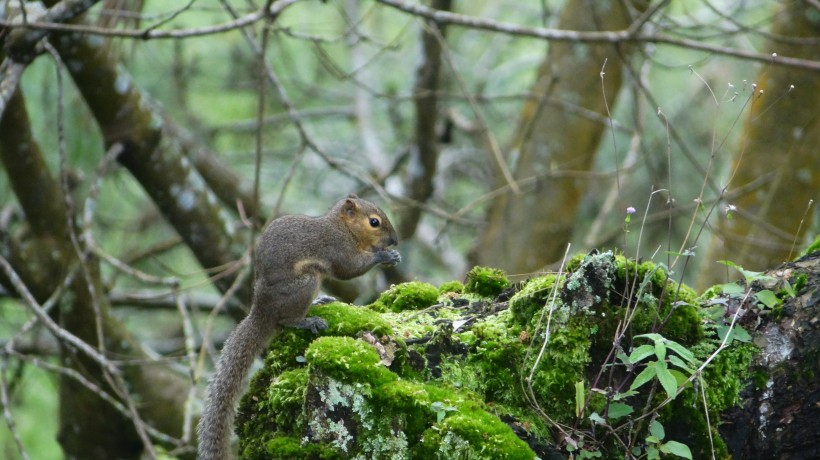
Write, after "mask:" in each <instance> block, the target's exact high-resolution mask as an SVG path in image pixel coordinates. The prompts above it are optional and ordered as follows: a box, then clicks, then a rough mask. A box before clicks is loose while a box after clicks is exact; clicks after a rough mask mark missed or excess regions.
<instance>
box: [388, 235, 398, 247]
mask: <svg viewBox="0 0 820 460" xmlns="http://www.w3.org/2000/svg"><path fill="white" fill-rule="evenodd" d="M388 243H389V244H388V246H395V245H397V244H399V238H398V237H397V236H395V235H392V236H391V237H390V240H389V241H388Z"/></svg>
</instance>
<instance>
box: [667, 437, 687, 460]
mask: <svg viewBox="0 0 820 460" xmlns="http://www.w3.org/2000/svg"><path fill="white" fill-rule="evenodd" d="M661 452H663V453H665V454H672V455H677V456H678V457H683V458H688V459H689V460H692V451H690V450H689V446H687V445H686V444H682V443H679V442H677V441H669V442H667V443H665V444H663V445H661Z"/></svg>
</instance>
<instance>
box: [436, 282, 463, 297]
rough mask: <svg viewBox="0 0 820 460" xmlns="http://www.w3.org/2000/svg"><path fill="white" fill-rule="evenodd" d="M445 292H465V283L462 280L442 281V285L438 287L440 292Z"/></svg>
mask: <svg viewBox="0 0 820 460" xmlns="http://www.w3.org/2000/svg"><path fill="white" fill-rule="evenodd" d="M445 292H455V293H456V294H461V293H462V292H464V284H463V283H462V282H461V281H447V282H445V283H442V284H441V286H439V287H438V293H439V294H444V293H445Z"/></svg>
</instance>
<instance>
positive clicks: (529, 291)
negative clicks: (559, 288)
mask: <svg viewBox="0 0 820 460" xmlns="http://www.w3.org/2000/svg"><path fill="white" fill-rule="evenodd" d="M555 279H556V275H545V276H540V277H538V278H533V279H531V280H529V281H527V283H526V284H525V285H524V287H523V288H521V290H520V291H518V292H516V293H515V295H514V296H512V298H511V299H510V312H512V318H511V320H512V321H513V322H514V323H515V324H518V325H519V326H521V327H524V328H527V327H528V326H530V322H531V321H532V320H533V319H535V320H537V319H538V318H537V316H538V313H539V312H540V311H541V309H542V308H544V306H545V305H546V304H547V301H548V300H549V295H550V292H552V288H553V286H554V285H555Z"/></svg>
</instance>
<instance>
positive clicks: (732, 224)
mask: <svg viewBox="0 0 820 460" xmlns="http://www.w3.org/2000/svg"><path fill="white" fill-rule="evenodd" d="M772 17H773V23H772V27H771V31H770V32H771V34H772V36H774V37H778V36H783V37H788V38H816V37H818V36H820V16H818V14H817V10H816V9H815V8H814V7H812V6H811V5H810V4H809V3H808V2H800V1H798V2H782V3H781V5H779V7H778V8H777V11H776V12H775V14H773V15H772ZM763 49H765V50H767V51H772V52H776V53H778V54H782V55H788V56H794V57H800V58H804V59H813V60H818V59H820V47H819V46H817V45H816V44H810V45H799V44H793V43H788V42H784V41H780V40H776V39H773V40H770V41H769V42H768V43H767V44H766V45H765V46H764V48H763ZM774 59H777V58H774ZM756 83H757V87H756V89H755V90H754V91H755V94H753V95H751V96H750V97H752V98H753V102H751V104H752V106H751V109H750V111H749V113H748V115H747V118H746V122H745V125H744V128H743V134H742V136H741V145H740V147H739V150H738V151H737V152H736V153H735V158H734V162H733V165H732V171H731V173H732V174H733V176H732V177H731V182H730V183H729V191H731V189H734V188H743V187H747V186H748V185H749V184H750V183H753V182H755V181H759V180H762V181H763V182H762V184H761V185H760V186H759V187H756V188H753V189H751V190H750V191H749V192H747V193H745V194H744V195H742V196H740V197H739V198H738V199H737V200H735V201H733V202H732V203H727V205H733V206H735V207H736V208H737V210H736V211H734V212H732V213H731V216H732V218H731V219H727V218H726V215H725V213H724V214H721V220H720V221H719V224H718V225H717V232H716V235H715V238H713V240H712V242H711V244H710V246H709V249H708V251H707V257H706V258H705V259H704V261H703V263H704V264H706V266H705V268H706V269H705V270H702V271H701V273H702V277H701V280H700V284H701V285H704V286H705V285H709V284H713V283H715V282H719V280H720V279H721V275H722V274H724V273H725V267H722V266H720V265H717V264H715V261H716V260H722V259H729V260H732V261H733V262H735V263H736V264H738V265H742V266H743V267H745V268H747V269H750V270H763V269H765V268H767V267H772V266H775V265H778V264H780V263H782V262H784V261H785V260H788V259H789V258H790V254H791V257H793V256H794V254H792V252H793V250H794V248H796V247H800V245H801V243H802V241H803V238H804V236H805V233H806V231H807V230H808V229H810V228H811V226H812V225H811V223H812V221H813V215H814V214H815V212H816V211H815V209H816V208H817V204H818V203H817V201H818V198H820V194H818V190H820V155H818V146H820V111H818V107H820V91H818V89H820V86H819V85H818V82H817V74H816V73H813V72H810V71H805V70H796V69H788V68H785V67H780V66H763V67H762V68H761V70H760V73H759V74H758V77H757V81H756ZM791 85H793V86H794V89H793V90H790V89H789V88H790V86H791ZM760 91H762V92H763V93H762V94H761V93H760ZM810 200H814V205H813V206H811V207H810V208H809V201H810ZM807 209H808V213H805V212H806V210H807ZM804 213H805V214H804Z"/></svg>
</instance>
